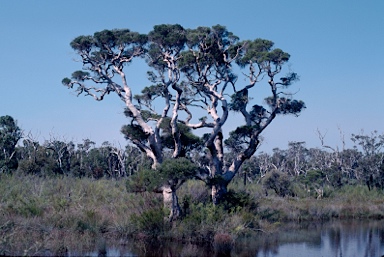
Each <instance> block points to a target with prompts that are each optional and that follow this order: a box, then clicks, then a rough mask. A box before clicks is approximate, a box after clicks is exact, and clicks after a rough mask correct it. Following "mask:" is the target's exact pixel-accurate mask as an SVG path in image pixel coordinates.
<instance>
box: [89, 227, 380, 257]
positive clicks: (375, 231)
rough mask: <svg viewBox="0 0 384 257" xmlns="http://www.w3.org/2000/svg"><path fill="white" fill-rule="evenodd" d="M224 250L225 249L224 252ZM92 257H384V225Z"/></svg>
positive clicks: (118, 249)
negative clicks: (218, 246)
mask: <svg viewBox="0 0 384 257" xmlns="http://www.w3.org/2000/svg"><path fill="white" fill-rule="evenodd" d="M222 249H223V248H222ZM86 255H89V256H231V257H236V256H242V257H244V256H254V257H283V256H284V257H301V256H303V257H304V256H305V257H308V256H309V257H311V256H313V257H318V256H319V257H321V256H323V257H381V256H384V221H347V222H339V221H337V222H327V223H322V224H320V223H307V224H299V225H298V224H287V225H284V226H280V227H279V228H278V230H277V232H275V233H263V232H260V233H257V234H256V235H255V236H252V237H248V238H242V239H238V240H237V241H236V244H234V245H233V246H232V247H224V251H220V250H219V249H218V248H217V247H214V246H211V247H207V246H205V247H203V246H197V245H192V244H180V243H172V242H168V243H166V244H163V245H161V244H157V243H154V242H152V243H147V244H145V243H141V244H132V245H130V244H129V243H125V244H123V245H121V244H120V245H113V246H112V245H109V246H107V248H106V251H100V250H99V251H95V252H92V253H87V254H86Z"/></svg>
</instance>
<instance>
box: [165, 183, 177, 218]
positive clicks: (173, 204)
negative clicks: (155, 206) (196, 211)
mask: <svg viewBox="0 0 384 257" xmlns="http://www.w3.org/2000/svg"><path fill="white" fill-rule="evenodd" d="M162 189H163V203H164V208H165V209H166V210H169V211H170V213H169V216H168V220H169V221H170V222H172V221H174V220H176V219H178V218H179V217H180V216H181V208H180V205H179V200H178V197H177V194H176V190H175V189H173V188H172V187H170V186H168V185H167V186H163V188H162Z"/></svg>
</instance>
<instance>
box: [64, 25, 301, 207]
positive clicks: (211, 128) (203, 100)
mask: <svg viewBox="0 0 384 257" xmlns="http://www.w3.org/2000/svg"><path fill="white" fill-rule="evenodd" d="M71 47H72V48H73V49H74V50H75V51H76V52H77V53H78V54H79V55H80V57H81V59H82V62H83V70H81V71H75V72H74V73H73V74H72V77H71V78H65V79H63V81H62V82H63V84H64V85H65V86H67V87H69V88H75V89H76V91H77V92H78V94H79V95H80V94H86V95H89V96H92V97H93V98H95V99H96V100H98V101H101V100H103V99H104V97H106V96H107V95H108V94H110V93H115V94H117V95H118V96H119V97H120V99H121V100H122V101H123V102H124V103H125V105H126V115H127V116H128V117H129V118H130V120H131V121H130V123H129V125H126V126H124V129H123V130H124V134H125V136H126V137H127V138H128V139H129V140H130V141H131V142H132V143H133V144H135V145H136V146H137V147H138V148H139V149H140V150H141V151H142V152H144V153H145V154H146V155H147V156H148V157H149V158H150V159H151V160H152V164H153V165H152V168H153V169H157V167H158V166H159V165H161V163H162V162H163V159H164V156H165V155H166V153H169V155H170V156H171V158H179V157H188V156H187V152H188V151H191V150H193V148H194V146H201V145H203V146H204V148H205V152H204V151H202V152H203V153H204V156H203V157H205V161H202V162H201V163H200V169H199V172H196V174H195V177H196V178H198V179H201V180H203V181H205V182H206V183H207V184H209V185H211V187H212V199H213V203H214V204H217V203H219V202H220V199H222V197H223V196H224V195H225V194H226V192H227V185H228V183H229V182H230V181H231V180H232V179H233V177H234V176H235V174H236V173H237V172H238V171H239V169H240V167H241V165H242V164H243V163H244V161H245V160H247V159H249V158H250V157H251V156H252V155H253V154H254V153H255V151H256V149H257V147H258V145H259V143H260V135H261V133H262V132H263V131H264V130H265V129H266V128H267V127H268V126H269V125H270V124H271V122H272V121H273V120H274V119H275V118H276V116H277V115H285V114H295V115H297V114H298V113H300V111H301V110H302V109H303V108H305V105H304V103H303V102H302V101H298V100H294V99H293V98H292V94H290V93H289V92H287V89H288V88H289V86H290V85H291V84H292V83H293V82H294V81H296V80H297V79H298V75H297V74H296V73H294V72H287V73H285V74H284V75H281V74H280V73H282V71H283V65H284V64H286V63H287V62H288V60H289V58H290V55H289V54H288V53H286V52H284V51H282V50H281V49H279V48H274V44H273V42H272V41H269V40H264V39H255V40H244V41H240V39H239V38H238V37H237V36H235V35H234V34H233V33H232V32H229V31H228V30H227V29H226V27H224V26H221V25H216V26H213V27H198V28H196V29H185V28H183V27H182V26H180V25H178V24H176V25H157V26H154V29H153V30H152V31H150V32H149V33H148V34H140V33H137V32H132V31H130V30H128V29H115V30H103V31H100V32H96V33H94V35H93V36H79V37H77V38H75V39H74V40H73V41H72V42H71ZM139 58H144V59H145V60H146V63H147V65H148V72H147V74H148V79H149V81H150V82H151V85H150V86H146V87H143V86H142V85H131V84H130V81H132V78H129V77H127V76H126V71H125V69H126V68H128V67H127V66H128V64H129V63H131V62H132V61H135V60H136V59H139ZM263 81H265V82H266V83H264V84H265V86H266V87H267V88H268V90H269V94H267V95H266V96H265V97H266V98H265V101H264V102H262V103H256V102H254V100H253V99H252V98H251V97H250V96H251V95H256V93H255V92H254V91H256V89H259V87H261V86H262V85H260V86H259V87H256V85H257V84H261V83H262V82H263ZM132 86H135V88H137V87H140V86H141V88H142V91H141V92H140V93H139V94H136V95H133V92H132V88H133V87H132ZM154 105H156V106H157V107H158V106H160V105H162V109H160V110H159V109H156V108H155V107H154ZM230 112H236V113H238V114H239V115H241V117H242V121H240V120H237V121H236V126H235V128H234V130H233V131H232V132H229V133H224V128H225V126H226V125H227V126H228V127H229V128H233V127H234V124H233V122H232V124H231V125H230V124H229V122H228V121H229V118H228V117H229V114H230ZM191 129H193V130H195V131H198V130H201V131H203V132H201V133H200V135H203V133H205V132H208V133H205V134H204V135H203V136H202V137H201V140H202V143H201V144H200V143H198V140H194V139H193V137H192V136H191V133H190V132H191ZM186 134H188V137H185V135H186ZM170 140H171V141H170ZM170 142H171V143H170ZM186 142H189V146H188V147H185V144H186ZM225 147H227V148H228V149H229V150H230V151H233V152H234V153H235V154H234V155H233V158H232V160H230V161H229V162H228V161H225V160H224V148H225ZM178 186H180V183H164V185H162V186H161V187H160V188H161V191H162V192H163V194H164V199H175V197H172V195H174V194H175V193H176V189H177V187H178ZM176 199H177V198H176ZM172 206H177V205H175V204H172ZM175 211H176V210H175Z"/></svg>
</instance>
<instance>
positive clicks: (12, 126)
mask: <svg viewBox="0 0 384 257" xmlns="http://www.w3.org/2000/svg"><path fill="white" fill-rule="evenodd" d="M21 137H22V131H21V129H20V128H19V127H18V126H17V122H16V121H15V120H14V119H13V118H12V117H11V116H9V115H6V116H1V117H0V173H4V172H9V171H12V170H15V169H16V168H17V160H16V158H14V157H15V156H14V155H15V150H16V144H17V142H18V141H19V140H20V139H21Z"/></svg>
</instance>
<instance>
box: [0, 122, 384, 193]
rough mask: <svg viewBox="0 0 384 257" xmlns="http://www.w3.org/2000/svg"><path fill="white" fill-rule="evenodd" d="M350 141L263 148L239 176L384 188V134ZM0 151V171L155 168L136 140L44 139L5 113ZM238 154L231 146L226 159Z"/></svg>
mask: <svg viewBox="0 0 384 257" xmlns="http://www.w3.org/2000/svg"><path fill="white" fill-rule="evenodd" d="M319 135H320V134H319ZM196 138H197V137H196V136H195V140H196V141H197V139H196ZM350 140H351V142H352V143H353V147H352V148H345V142H342V143H343V147H342V149H339V148H337V147H331V146H328V145H325V144H324V137H323V136H321V135H320V143H321V146H319V147H317V148H307V147H306V146H305V142H289V143H288V148H287V149H279V148H275V149H273V151H272V152H271V153H265V152H260V153H259V154H257V155H255V156H253V157H252V158H250V159H249V160H248V161H246V162H245V164H244V166H243V167H242V168H241V170H240V172H239V173H238V174H237V176H236V177H235V180H238V181H241V183H243V184H244V185H246V184H249V183H262V184H263V185H264V187H265V188H266V189H272V190H273V191H275V192H276V194H278V195H280V196H286V195H295V194H297V190H296V189H295V187H300V189H301V190H305V191H306V192H308V193H310V194H313V195H315V196H317V197H323V196H324V194H325V193H326V188H330V187H332V188H340V187H342V186H344V185H356V184H359V185H366V186H367V187H368V188H369V189H372V188H378V189H381V190H383V189H384V152H383V151H382V149H383V147H384V135H383V134H379V133H378V132H377V131H374V132H372V133H370V134H364V133H363V132H361V133H359V134H352V135H351V138H350ZM0 150H1V152H0V158H1V159H0V171H1V173H13V172H21V173H24V174H34V175H38V176H51V175H66V176H73V177H79V178H81V177H91V178H94V179H99V178H114V179H120V178H127V177H129V176H132V175H134V174H136V173H137V172H138V171H139V170H144V169H150V167H151V162H150V160H148V158H146V156H145V154H143V153H142V152H141V151H140V149H138V148H137V147H135V146H132V145H128V146H126V147H125V148H122V147H120V146H119V147H117V146H114V145H113V144H111V143H109V142H108V141H106V142H104V143H102V144H101V146H96V144H95V142H93V141H91V140H90V139H84V140H83V141H82V142H81V143H75V142H73V141H67V140H65V139H59V138H55V137H51V138H50V139H49V140H45V141H44V142H43V143H40V142H39V141H38V140H37V139H35V138H33V136H32V135H31V134H27V135H23V133H22V130H21V128H20V127H18V125H17V122H16V120H15V119H14V118H13V117H11V116H1V117H0ZM234 154H235V153H234V152H232V151H227V152H226V153H225V159H231V158H233V155H234ZM170 157H171V156H169V158H170ZM189 158H191V159H192V160H193V163H200V164H202V165H203V164H204V162H206V161H207V160H205V159H204V155H201V154H194V155H193V154H191V155H190V156H189ZM175 167H177V164H175ZM182 167H184V166H182ZM168 170H172V167H171V168H168ZM174 175H175V174H174ZM175 176H176V175H175ZM136 186H138V185H137V183H136Z"/></svg>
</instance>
